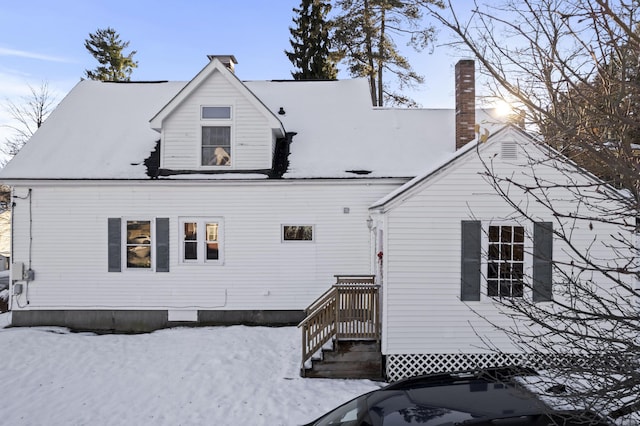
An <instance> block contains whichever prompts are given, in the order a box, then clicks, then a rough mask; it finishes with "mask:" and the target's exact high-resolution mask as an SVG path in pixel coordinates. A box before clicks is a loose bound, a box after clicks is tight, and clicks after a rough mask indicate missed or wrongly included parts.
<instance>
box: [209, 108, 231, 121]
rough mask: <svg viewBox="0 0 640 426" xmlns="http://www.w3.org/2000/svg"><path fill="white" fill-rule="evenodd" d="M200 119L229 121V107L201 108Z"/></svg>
mask: <svg viewBox="0 0 640 426" xmlns="http://www.w3.org/2000/svg"><path fill="white" fill-rule="evenodd" d="M202 118H203V119H205V120H216V119H217V120H229V119H230V118H231V107H228V106H206V107H202Z"/></svg>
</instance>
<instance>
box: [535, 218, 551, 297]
mask: <svg viewBox="0 0 640 426" xmlns="http://www.w3.org/2000/svg"><path fill="white" fill-rule="evenodd" d="M552 260H553V223H552V222H536V223H534V224H533V301H534V302H546V301H549V300H552V287H553V281H552V275H553V274H552V272H553V264H552Z"/></svg>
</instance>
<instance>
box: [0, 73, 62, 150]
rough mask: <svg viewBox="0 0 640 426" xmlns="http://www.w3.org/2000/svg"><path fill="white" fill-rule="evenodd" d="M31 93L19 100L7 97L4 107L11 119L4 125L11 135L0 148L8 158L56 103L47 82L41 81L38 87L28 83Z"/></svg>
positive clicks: (25, 140)
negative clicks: (15, 100)
mask: <svg viewBox="0 0 640 426" xmlns="http://www.w3.org/2000/svg"><path fill="white" fill-rule="evenodd" d="M29 90H30V91H31V95H29V96H23V97H22V98H21V99H20V101H19V102H14V101H11V100H9V99H7V101H6V104H5V108H6V110H7V112H8V113H9V116H10V117H11V119H12V121H13V122H12V123H11V124H7V125H5V127H7V128H9V129H10V130H11V131H12V133H13V134H12V135H11V136H9V137H7V138H6V140H5V144H4V147H2V148H0V151H2V152H3V153H4V154H6V155H7V156H8V157H9V158H11V157H13V156H14V155H16V154H17V153H18V151H20V149H21V148H22V147H23V146H24V144H25V143H27V141H28V140H29V139H30V138H31V136H33V134H34V133H35V132H36V130H38V128H40V126H42V123H44V120H46V118H47V117H48V116H49V114H50V113H51V111H53V108H54V107H55V104H56V99H55V97H54V96H53V95H52V93H51V91H50V90H49V84H48V83H47V82H42V83H41V84H40V86H39V87H33V86H31V85H29Z"/></svg>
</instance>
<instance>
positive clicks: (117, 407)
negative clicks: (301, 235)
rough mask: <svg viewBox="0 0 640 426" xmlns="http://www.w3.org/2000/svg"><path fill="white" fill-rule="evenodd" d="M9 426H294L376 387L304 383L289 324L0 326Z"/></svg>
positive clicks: (1, 321) (1, 318)
mask: <svg viewBox="0 0 640 426" xmlns="http://www.w3.org/2000/svg"><path fill="white" fill-rule="evenodd" d="M9 315H10V314H8V313H7V314H0V360H1V361H2V372H1V373H0V374H1V376H0V377H2V382H1V383H2V389H3V392H2V394H1V395H2V396H1V402H0V405H1V406H2V414H1V415H0V424H7V425H42V424H47V425H89V424H90V425H123V424H127V425H199V424H208V425H270V426H273V425H297V424H302V423H305V422H308V421H311V420H313V419H314V418H316V417H318V416H319V415H320V414H322V413H324V412H325V411H328V410H329V409H331V408H333V407H335V406H336V405H338V404H340V403H342V402H344V401H346V400H348V399H351V398H352V397H354V396H356V395H359V394H361V393H364V392H366V391H369V390H372V389H376V388H378V387H380V386H381V385H382V384H381V383H376V382H371V381H368V380H328V379H303V378H301V377H300V375H299V363H300V340H301V339H300V330H298V329H297V328H295V327H283V328H266V327H244V326H233V327H207V328H177V329H168V330H160V331H157V332H154V333H150V334H140V335H94V334H89V333H82V334H78V333H70V332H69V331H68V330H66V329H63V328H52V327H40V328H3V327H5V326H6V324H7V322H8V320H9Z"/></svg>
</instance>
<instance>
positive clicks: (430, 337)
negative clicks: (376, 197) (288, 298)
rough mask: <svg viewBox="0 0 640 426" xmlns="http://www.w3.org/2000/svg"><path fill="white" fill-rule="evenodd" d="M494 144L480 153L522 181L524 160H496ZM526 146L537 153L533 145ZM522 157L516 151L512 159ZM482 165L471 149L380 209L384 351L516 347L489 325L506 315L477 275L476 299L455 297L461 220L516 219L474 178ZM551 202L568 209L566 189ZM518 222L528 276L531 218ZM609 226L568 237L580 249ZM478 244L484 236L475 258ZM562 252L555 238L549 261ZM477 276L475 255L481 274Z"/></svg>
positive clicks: (540, 213)
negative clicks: (383, 235) (382, 216)
mask: <svg viewBox="0 0 640 426" xmlns="http://www.w3.org/2000/svg"><path fill="white" fill-rule="evenodd" d="M518 143H519V144H522V143H523V141H521V140H519V141H518ZM500 146H501V145H500V143H494V144H492V145H490V146H487V147H483V148H482V151H481V152H482V156H483V157H484V158H486V159H492V158H493V162H494V167H495V171H496V173H498V174H500V175H502V176H511V175H512V173H514V174H513V176H514V177H515V178H516V179H518V180H520V181H522V180H525V181H526V180H527V179H529V178H528V177H527V175H528V174H529V173H530V169H529V168H528V166H525V167H517V166H514V165H513V164H512V163H513V162H509V161H506V160H504V161H502V160H500V156H499V152H500ZM530 152H532V153H537V154H536V155H539V152H538V151H536V150H530ZM522 159H523V155H522V153H520V160H519V161H523V160H522ZM483 170H484V169H483V166H482V164H481V162H480V160H479V158H478V156H477V154H476V153H475V152H472V153H469V154H467V155H466V156H465V157H463V158H461V159H459V160H458V161H457V162H456V163H454V164H453V165H451V166H450V167H447V168H445V169H444V170H441V171H440V172H438V173H437V174H436V175H434V176H432V177H431V178H430V179H428V181H427V182H424V183H423V184H421V185H418V187H416V188H414V190H413V191H412V192H410V193H407V194H405V195H403V196H402V197H403V198H404V199H403V200H398V201H397V202H395V204H394V205H393V206H390V207H389V208H390V210H389V211H388V212H387V213H386V214H385V221H386V241H385V245H386V247H387V248H386V250H385V261H386V264H385V271H386V272H385V280H384V282H385V284H384V302H383V303H384V305H383V306H384V314H383V315H384V320H383V347H382V349H383V353H384V354H427V353H445V354H458V353H485V352H490V351H489V349H488V348H487V343H486V342H490V343H491V344H493V345H496V347H498V348H500V349H501V350H503V351H506V352H518V350H517V349H516V348H515V347H514V346H513V345H512V343H511V342H510V341H509V339H508V338H507V337H506V336H505V335H504V334H503V333H501V332H498V331H497V330H496V329H495V328H494V327H493V326H492V325H491V324H490V323H489V322H494V323H497V324H504V325H508V324H512V321H511V320H510V319H509V318H508V317H507V316H506V315H502V314H500V313H499V308H498V307H497V306H495V305H494V304H493V301H492V299H491V298H489V297H487V290H486V289H487V287H486V281H485V280H484V278H483V279H482V284H481V299H480V301H479V302H466V303H463V302H461V301H460V278H461V277H460V271H461V251H460V250H461V243H460V242H461V221H462V220H480V221H482V226H483V234H484V231H485V230H486V226H487V225H488V224H489V222H492V223H496V224H516V223H515V222H516V221H518V218H517V217H516V216H515V215H514V210H513V208H511V207H510V206H508V205H507V204H506V203H505V201H504V200H503V199H501V198H500V197H499V196H497V195H496V193H495V191H494V189H493V188H491V186H490V185H489V184H488V183H487V182H485V180H484V179H483V177H482V176H480V174H479V172H481V171H483ZM536 175H538V176H539V177H546V178H547V179H549V180H552V181H558V180H559V179H560V178H561V176H559V173H557V172H554V170H553V169H551V168H544V169H539V170H537V171H536ZM512 191H513V189H512ZM560 200H565V201H560ZM522 201H523V206H526V209H527V210H528V211H529V212H530V213H532V214H533V215H534V216H537V217H539V220H540V221H548V222H554V226H557V223H556V222H555V221H554V219H553V217H552V216H551V215H550V213H549V212H548V211H546V210H545V209H543V208H541V207H540V206H539V204H537V203H535V202H533V200H532V199H525V198H522ZM555 206H556V207H560V206H564V207H565V208H566V209H567V210H572V209H573V208H575V204H574V203H572V202H571V200H570V196H569V195H568V194H566V193H558V194H556V201H555ZM537 220H538V219H537ZM520 222H522V223H521V224H522V225H524V226H525V232H526V233H527V240H526V246H525V251H526V252H527V254H526V255H525V268H526V269H525V275H529V276H530V274H531V266H532V260H533V259H532V255H531V251H532V244H533V243H532V240H531V235H532V233H533V224H532V223H531V222H529V223H527V222H524V221H522V220H521V219H520ZM583 228H585V227H583ZM615 232H617V229H615V228H613V227H612V226H608V225H605V224H600V223H599V224H596V225H595V227H594V229H593V230H589V229H580V228H578V227H576V228H575V229H574V237H573V240H572V242H573V243H574V244H576V245H577V246H578V247H587V246H589V244H590V243H591V242H592V241H593V239H594V238H595V239H601V240H604V241H611V237H610V234H612V233H615ZM483 238H484V239H485V240H486V237H483ZM486 245H487V243H486V241H484V242H483V257H484V254H485V253H486ZM592 250H593V253H594V254H598V255H601V256H609V257H612V253H611V252H608V251H607V250H606V249H605V248H604V247H603V246H602V245H594V246H593V247H592ZM563 251H564V250H563V247H562V246H561V245H560V243H559V241H557V240H556V241H555V242H554V247H553V252H554V259H556V260H560V259H563V256H564V258H565V259H567V257H566V255H564V254H563ZM485 274H486V262H485V261H484V260H483V269H482V275H483V277H484V276H485ZM556 285H557V284H556ZM525 297H527V298H529V299H530V298H531V292H530V290H527V289H525ZM479 336H480V337H479ZM483 339H486V340H485V341H483Z"/></svg>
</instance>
